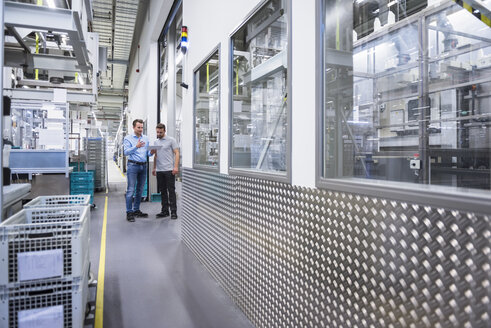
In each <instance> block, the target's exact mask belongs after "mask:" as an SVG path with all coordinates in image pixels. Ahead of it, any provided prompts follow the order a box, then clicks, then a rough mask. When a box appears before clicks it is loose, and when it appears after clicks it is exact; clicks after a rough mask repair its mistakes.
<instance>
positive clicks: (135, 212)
mask: <svg viewBox="0 0 491 328" xmlns="http://www.w3.org/2000/svg"><path fill="white" fill-rule="evenodd" d="M133 214H135V216H136V217H137V218H146V217H148V214H147V213H143V212H142V211H140V210H138V211H134V212H133Z"/></svg>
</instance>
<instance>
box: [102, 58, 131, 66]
mask: <svg viewBox="0 0 491 328" xmlns="http://www.w3.org/2000/svg"><path fill="white" fill-rule="evenodd" d="M107 63H108V64H116V65H125V66H128V64H129V61H127V60H123V59H108V60H107Z"/></svg>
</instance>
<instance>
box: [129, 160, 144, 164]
mask: <svg viewBox="0 0 491 328" xmlns="http://www.w3.org/2000/svg"><path fill="white" fill-rule="evenodd" d="M128 162H130V163H133V164H138V165H145V164H147V162H137V161H132V160H131V159H129V160H128Z"/></svg>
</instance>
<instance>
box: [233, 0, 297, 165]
mask: <svg viewBox="0 0 491 328" xmlns="http://www.w3.org/2000/svg"><path fill="white" fill-rule="evenodd" d="M285 9H286V3H285V1H280V0H273V1H269V2H267V3H266V4H265V5H264V6H263V7H262V8H261V9H260V10H259V11H258V12H257V13H256V14H255V15H253V16H252V18H251V19H250V20H249V21H248V22H247V23H246V24H245V25H244V26H243V27H242V28H241V29H240V30H239V31H238V32H237V33H235V34H234V35H233V37H232V42H233V63H232V67H233V79H232V92H233V106H232V107H233V111H232V124H233V126H232V136H233V140H232V167H234V168H242V169H252V170H256V171H262V172H275V173H285V172H286V169H287V167H286V155H287V154H286V149H287V115H288V106H287V73H288V64H287V63H288V60H287V59H288V50H287V49H288V47H287V45H288V24H287V22H288V19H287V14H286V10H285Z"/></svg>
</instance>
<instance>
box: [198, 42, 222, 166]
mask: <svg viewBox="0 0 491 328" xmlns="http://www.w3.org/2000/svg"><path fill="white" fill-rule="evenodd" d="M215 53H218V162H217V165H216V166H211V165H204V164H199V163H196V158H195V156H196V154H195V149H196V95H197V90H198V84H199V82H198V83H197V82H196V72H197V71H198V70H199V69H200V68H201V67H202V66H203V65H204V64H206V63H207V62H208V61H209V60H210V59H211V58H212V57H213V55H214V54H215ZM221 78H222V56H221V43H218V45H216V46H215V47H214V48H213V49H212V50H211V51H210V52H209V53H208V54H207V55H206V57H205V58H204V59H203V60H202V61H200V62H199V63H198V65H196V67H195V68H194V70H193V169H197V170H203V171H210V172H220V156H221V148H222V147H221V146H222V142H221V139H222V122H221V119H220V116H221V109H222V103H221V95H222V83H221Z"/></svg>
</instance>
